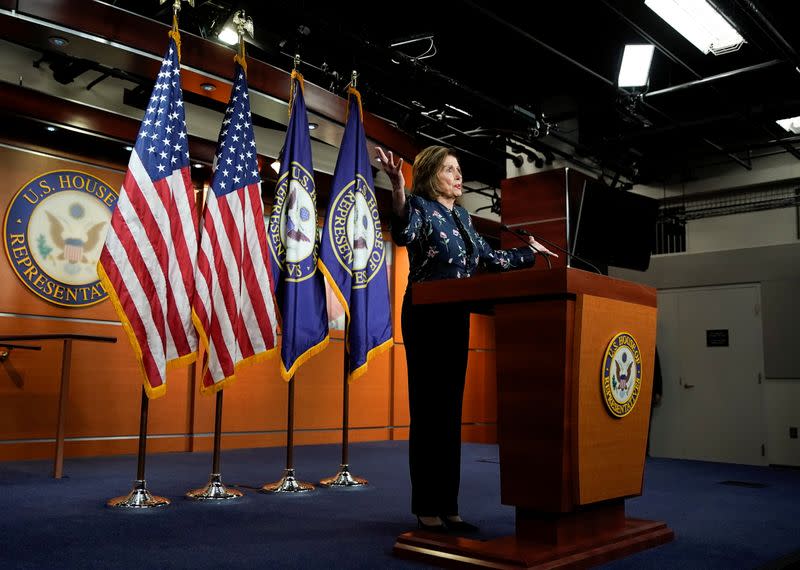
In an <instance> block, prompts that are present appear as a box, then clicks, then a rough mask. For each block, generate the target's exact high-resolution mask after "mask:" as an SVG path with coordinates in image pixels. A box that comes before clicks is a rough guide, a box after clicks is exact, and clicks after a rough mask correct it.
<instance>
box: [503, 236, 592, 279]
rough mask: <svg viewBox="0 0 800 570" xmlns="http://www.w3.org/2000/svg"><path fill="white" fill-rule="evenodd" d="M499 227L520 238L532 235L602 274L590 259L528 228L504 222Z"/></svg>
mask: <svg viewBox="0 0 800 570" xmlns="http://www.w3.org/2000/svg"><path fill="white" fill-rule="evenodd" d="M500 228H501V229H504V230H506V231H507V232H510V233H512V234H515V235H517V236H519V237H520V239H522V236H528V237H532V238H533V239H535V240H536V241H540V242H542V243H546V244H547V245H549V246H550V247H554V248H555V249H557V250H558V251H560V252H561V253H564V254H566V255H567V259H569V258H570V257H574V258H575V259H577V260H578V261H580V262H581V263H585V264H586V265H588V266H589V267H591V268H592V269H594V270H595V271H596V272H597V273H598V274H600V275H603V272H602V271H600V270H599V269H597V267H596V266H595V265H594V263H591V262H590V261H587V260H585V259H583V258H582V257H578V256H577V255H575V254H573V253H570V252H568V251H567V250H566V249H564V248H563V247H561V246H560V245H558V244H555V243H553V242H552V241H549V240H546V239H544V238H543V237H539V236H537V235H534V234H532V233H530V232H529V231H528V230H526V229H524V228H519V229H516V228H509V227H508V226H507V225H505V224H501V225H500ZM526 243H527V242H526ZM548 261H549V260H548Z"/></svg>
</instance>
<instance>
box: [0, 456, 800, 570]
mask: <svg viewBox="0 0 800 570" xmlns="http://www.w3.org/2000/svg"><path fill="white" fill-rule="evenodd" d="M406 453H407V445H406V443H405V442H375V443H358V444H353V445H352V446H351V450H350V457H351V462H352V465H353V473H354V475H360V476H363V477H366V478H368V479H369V480H370V485H369V486H368V487H365V488H361V489H318V490H316V491H313V492H311V493H308V494H304V495H296V496H276V495H261V494H258V493H256V492H255V489H256V488H258V487H260V486H261V485H262V484H264V483H265V482H268V481H274V480H276V479H278V478H279V477H280V475H281V474H282V466H283V463H284V460H285V450H284V449H282V448H266V449H247V450H234V451H225V452H223V455H222V474H223V480H224V481H225V483H226V484H228V485H229V486H234V485H236V486H238V487H239V488H240V489H241V490H243V491H245V497H244V498H242V499H240V500H239V501H237V502H235V503H225V504H208V503H196V502H192V501H188V500H186V499H184V498H183V494H184V493H185V492H186V491H187V490H188V489H190V488H195V487H200V486H202V485H203V484H205V482H206V481H207V478H208V473H209V471H210V466H211V458H210V454H207V453H194V454H189V453H172V454H158V455H152V456H149V457H148V459H147V482H148V488H149V489H150V490H151V491H152V492H153V493H155V494H158V495H163V496H166V497H168V498H169V499H171V500H172V501H173V504H172V505H170V506H169V507H167V508H166V509H163V510H162V509H159V510H151V511H145V512H140V511H134V512H131V511H121V510H115V509H109V508H107V507H105V501H106V500H107V499H109V498H111V497H114V496H118V495H123V494H125V493H127V492H128V491H129V490H130V489H131V486H132V480H133V479H134V475H135V472H136V460H135V458H134V457H130V456H126V457H104V458H89V459H69V460H67V461H66V462H65V474H66V477H65V478H64V479H61V480H54V479H52V478H50V476H49V474H50V468H51V465H50V463H49V462H46V461H30V462H7V463H0V500H2V505H3V507H4V508H3V516H2V517H0V533H1V534H0V535H1V536H3V544H2V546H1V547H0V566H2V567H3V568H108V567H114V568H212V567H236V568H251V567H253V568H254V567H268V568H326V567H338V568H420V567H422V565H419V564H414V563H411V562H406V561H402V560H398V559H396V558H393V557H392V555H391V550H392V546H393V544H394V539H395V537H396V536H397V535H398V534H400V533H401V532H404V531H406V530H409V529H411V528H413V525H414V523H415V521H414V519H413V517H412V516H411V514H410V513H409V484H408V468H407V463H406ZM339 456H340V448H339V446H338V445H318V446H303V447H298V448H296V450H295V466H296V467H297V475H298V478H299V479H302V480H306V481H312V482H316V481H318V480H319V479H321V478H323V477H327V476H330V475H332V474H333V473H334V472H335V471H336V468H337V467H338V462H339ZM496 460H497V448H496V446H493V445H479V444H465V445H464V452H463V477H462V488H461V504H462V512H463V514H464V516H465V518H467V519H468V520H470V521H472V522H475V523H476V524H479V525H480V526H481V529H482V535H481V537H482V538H494V537H497V536H503V535H507V534H511V533H513V531H514V511H513V509H512V508H511V507H505V506H502V505H500V493H499V466H498V464H497V463H496ZM435 481H436V479H435V474H433V473H432V474H431V484H434V485H435ZM721 481H741V482H744V483H760V484H763V485H764V486H763V487H760V488H753V487H749V486H738V485H721V484H720V482H721ZM799 496H800V472H798V471H795V470H779V469H770V468H758V467H747V466H740V465H725V464H715V463H703V462H695V461H676V460H665V459H650V460H648V464H647V470H646V476H645V492H644V495H643V496H642V497H640V498H637V499H633V500H630V501H628V503H627V505H628V507H627V508H628V515H629V516H632V517H639V518H648V519H656V520H662V521H666V522H667V524H668V525H669V526H670V527H671V528H672V529H673V530H674V531H675V533H676V540H675V541H674V542H673V543H671V544H668V545H665V546H661V547H658V548H655V549H652V550H649V551H647V552H643V553H640V554H636V555H633V556H630V557H628V558H625V559H623V560H619V561H615V562H612V563H609V564H606V565H605V566H604V568H637V569H639V568H758V567H760V566H764V565H767V564H770V563H773V564H774V563H775V561H776V560H778V559H781V558H782V557H786V556H788V555H790V554H791V553H793V552H796V551H797V550H798V549H800V527H799V526H798V523H797V521H798V520H800V501H799V500H798V499H797V497H799Z"/></svg>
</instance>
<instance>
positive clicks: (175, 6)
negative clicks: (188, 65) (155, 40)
mask: <svg viewBox="0 0 800 570" xmlns="http://www.w3.org/2000/svg"><path fill="white" fill-rule="evenodd" d="M181 1H183V2H188V3H189V6H191V7H192V8H194V0H173V1H172V30H170V32H169V37H171V38H172V39H173V40H175V46H176V47H177V48H178V61H180V60H181V34H180V32H179V31H178V12H180V11H181ZM166 2H167V0H159V4H162V5H163V4H166Z"/></svg>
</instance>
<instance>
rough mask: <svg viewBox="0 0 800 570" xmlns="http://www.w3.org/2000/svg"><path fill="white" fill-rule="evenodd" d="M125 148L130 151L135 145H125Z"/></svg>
mask: <svg viewBox="0 0 800 570" xmlns="http://www.w3.org/2000/svg"><path fill="white" fill-rule="evenodd" d="M125 150H127V151H128V152H131V151H132V150H133V147H132V146H131V145H128V146H126V147H125Z"/></svg>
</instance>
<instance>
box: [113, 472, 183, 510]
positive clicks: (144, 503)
mask: <svg viewBox="0 0 800 570" xmlns="http://www.w3.org/2000/svg"><path fill="white" fill-rule="evenodd" d="M106 505H108V506H109V507H122V508H128V509H151V508H155V507H166V506H167V505H169V499H167V498H165V497H159V496H157V495H153V494H151V493H150V491H148V490H147V488H146V483H145V481H144V479H137V480H136V481H134V483H133V490H132V491H131V492H130V493H128V494H127V495H125V496H123V497H115V498H113V499H109V501H108V502H107V503H106Z"/></svg>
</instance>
